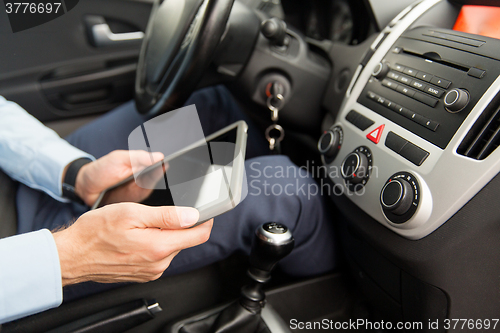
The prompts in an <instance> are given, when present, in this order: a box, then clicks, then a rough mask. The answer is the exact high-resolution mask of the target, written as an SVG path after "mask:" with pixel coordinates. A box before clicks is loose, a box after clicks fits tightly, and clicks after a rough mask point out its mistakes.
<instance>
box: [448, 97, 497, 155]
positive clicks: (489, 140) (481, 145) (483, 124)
mask: <svg viewBox="0 0 500 333" xmlns="http://www.w3.org/2000/svg"><path fill="white" fill-rule="evenodd" d="M499 145H500V93H499V94H497V95H496V96H495V98H494V99H493V101H492V102H491V103H490V105H488V107H487V108H486V109H485V110H484V111H483V113H482V114H481V116H480V117H479V118H478V119H477V121H476V123H475V124H474V126H472V128H471V130H470V131H469V133H468V134H467V136H466V137H465V139H464V141H462V143H461V144H460V146H459V147H458V149H457V153H458V154H460V155H464V156H467V157H470V158H473V159H475V160H483V159H485V158H486V157H488V155H490V154H491V153H492V152H493V151H494V150H495V149H496V148H497V147H498V146H499Z"/></svg>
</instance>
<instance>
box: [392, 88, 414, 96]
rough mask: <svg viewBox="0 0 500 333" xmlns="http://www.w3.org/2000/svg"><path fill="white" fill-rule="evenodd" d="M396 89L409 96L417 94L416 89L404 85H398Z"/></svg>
mask: <svg viewBox="0 0 500 333" xmlns="http://www.w3.org/2000/svg"><path fill="white" fill-rule="evenodd" d="M396 90H397V91H399V92H400V93H402V94H405V95H406V96H408V97H413V95H415V91H414V90H412V89H410V88H406V87H404V86H398V87H397V89H396Z"/></svg>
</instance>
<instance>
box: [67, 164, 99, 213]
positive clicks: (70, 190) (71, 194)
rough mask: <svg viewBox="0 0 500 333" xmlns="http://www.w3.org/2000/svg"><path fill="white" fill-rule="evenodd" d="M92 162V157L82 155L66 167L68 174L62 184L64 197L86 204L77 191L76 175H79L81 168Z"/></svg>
mask: <svg viewBox="0 0 500 333" xmlns="http://www.w3.org/2000/svg"><path fill="white" fill-rule="evenodd" d="M90 162H92V160H91V159H90V158H87V157H82V158H79V159H77V160H74V161H73V162H71V163H70V164H69V165H68V168H67V169H66V175H65V176H64V180H63V184H62V195H63V197H65V198H68V199H70V200H71V201H74V202H77V203H79V204H84V202H83V200H82V199H81V198H80V197H79V196H78V195H77V194H76V192H75V185H76V177H77V176H78V172H79V171H80V169H81V168H82V167H83V166H84V165H85V164H88V163H90Z"/></svg>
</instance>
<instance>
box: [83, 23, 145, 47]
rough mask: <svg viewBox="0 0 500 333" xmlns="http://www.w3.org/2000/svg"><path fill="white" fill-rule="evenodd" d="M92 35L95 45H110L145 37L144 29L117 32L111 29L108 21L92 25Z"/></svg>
mask: <svg viewBox="0 0 500 333" xmlns="http://www.w3.org/2000/svg"><path fill="white" fill-rule="evenodd" d="M92 37H93V39H94V43H95V46H109V45H119V44H123V43H126V42H130V41H138V40H142V39H143V38H144V33H143V32H142V31H136V32H124V33H121V34H115V33H113V32H112V31H111V29H110V28H109V25H108V24H107V23H102V24H96V25H94V26H92Z"/></svg>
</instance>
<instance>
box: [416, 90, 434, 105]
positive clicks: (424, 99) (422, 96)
mask: <svg viewBox="0 0 500 333" xmlns="http://www.w3.org/2000/svg"><path fill="white" fill-rule="evenodd" d="M413 98H415V99H416V100H417V101H419V102H422V103H424V104H427V105H429V106H430V107H432V108H433V107H435V106H436V104H437V103H438V100H437V99H435V98H432V97H430V96H428V95H426V94H423V93H421V92H418V91H417V92H415V95H413Z"/></svg>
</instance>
